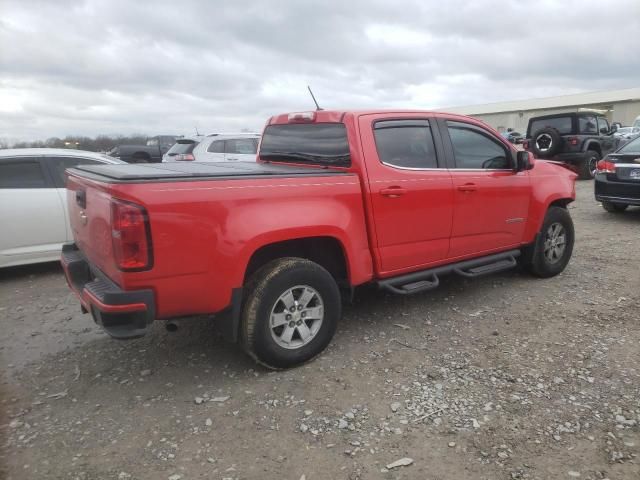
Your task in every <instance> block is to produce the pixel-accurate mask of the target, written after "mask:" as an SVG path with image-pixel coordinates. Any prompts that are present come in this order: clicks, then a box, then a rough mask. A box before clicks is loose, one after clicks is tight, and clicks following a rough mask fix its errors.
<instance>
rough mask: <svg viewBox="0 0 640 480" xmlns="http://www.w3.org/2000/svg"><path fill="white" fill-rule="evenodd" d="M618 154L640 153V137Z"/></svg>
mask: <svg viewBox="0 0 640 480" xmlns="http://www.w3.org/2000/svg"><path fill="white" fill-rule="evenodd" d="M618 153H640V137H636V138H634V139H633V140H631V141H630V142H629V143H627V144H626V145H625V146H623V147H622V148H621V149H620V150H618Z"/></svg>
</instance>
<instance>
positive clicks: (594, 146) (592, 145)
mask: <svg viewBox="0 0 640 480" xmlns="http://www.w3.org/2000/svg"><path fill="white" fill-rule="evenodd" d="M589 150H593V151H594V152H598V155H600V158H602V147H601V146H600V144H599V143H598V142H596V141H594V140H590V141H588V142H587V146H586V147H585V149H584V151H585V153H586V152H587V151H589Z"/></svg>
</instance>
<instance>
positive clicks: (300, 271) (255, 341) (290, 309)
mask: <svg viewBox="0 0 640 480" xmlns="http://www.w3.org/2000/svg"><path fill="white" fill-rule="evenodd" d="M246 292H247V297H246V300H245V302H244V307H243V311H242V332H241V333H242V343H243V346H244V349H245V351H246V352H247V353H248V354H249V355H251V356H252V357H253V358H254V359H255V360H256V361H258V362H259V363H261V364H263V365H265V366H266V367H269V368H289V367H294V366H296V365H300V364H302V363H304V362H306V361H308V360H310V359H312V358H313V357H315V356H316V355H318V354H319V353H320V352H322V351H323V350H324V349H325V348H326V347H327V345H328V344H329V342H330V341H331V339H332V338H333V335H334V333H335V331H336V327H337V324H338V320H339V319H340V316H341V314H342V304H341V300H340V291H339V290H338V285H337V284H336V281H335V280H334V278H333V277H332V276H331V274H330V273H329V272H327V271H326V270H325V269H324V268H322V267H321V266H320V265H318V264H317V263H314V262H311V261H309V260H305V259H302V258H294V257H290V258H281V259H278V260H274V261H272V262H270V263H269V264H267V265H266V266H264V267H263V268H261V269H260V270H259V271H258V272H256V273H255V274H254V275H253V277H252V279H251V280H250V282H249V283H248V284H247V286H246Z"/></svg>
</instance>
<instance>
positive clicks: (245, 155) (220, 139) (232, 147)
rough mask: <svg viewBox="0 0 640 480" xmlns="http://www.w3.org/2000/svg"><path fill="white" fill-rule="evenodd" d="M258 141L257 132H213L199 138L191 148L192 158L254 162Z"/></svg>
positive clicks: (197, 159) (198, 160) (209, 160)
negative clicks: (197, 142) (196, 143)
mask: <svg viewBox="0 0 640 480" xmlns="http://www.w3.org/2000/svg"><path fill="white" fill-rule="evenodd" d="M259 142H260V135H259V134H257V133H221V134H218V133H214V134H211V135H207V136H206V137H204V138H203V139H202V140H200V143H199V144H198V145H197V146H196V147H195V148H194V149H193V157H194V158H193V159H194V161H196V162H240V161H244V162H246V161H249V162H255V160H256V154H257V151H258V143H259ZM170 161H171V160H170Z"/></svg>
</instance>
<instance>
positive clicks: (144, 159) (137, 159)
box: [131, 153, 151, 163]
mask: <svg viewBox="0 0 640 480" xmlns="http://www.w3.org/2000/svg"><path fill="white" fill-rule="evenodd" d="M131 161H132V163H149V162H150V161H151V158H150V157H149V156H148V155H145V154H143V153H142V154H140V153H136V154H134V155H133V156H132V157H131Z"/></svg>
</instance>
